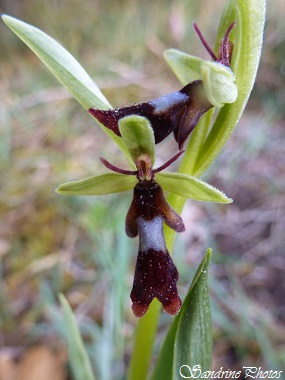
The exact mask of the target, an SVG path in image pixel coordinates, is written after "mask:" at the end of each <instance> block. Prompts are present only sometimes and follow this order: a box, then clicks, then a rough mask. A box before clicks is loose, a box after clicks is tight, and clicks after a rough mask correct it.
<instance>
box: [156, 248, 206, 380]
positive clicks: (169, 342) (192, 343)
mask: <svg viewBox="0 0 285 380" xmlns="http://www.w3.org/2000/svg"><path fill="white" fill-rule="evenodd" d="M211 255H212V250H211V249H208V250H207V253H206V255H205V257H204V259H203V260H202V262H201V264H200V266H199V268H198V270H197V272H196V274H195V277H194V279H193V281H192V284H191V286H190V288H189V291H188V294H187V296H186V298H185V300H184V302H183V304H182V308H181V310H180V312H179V314H178V315H177V316H176V317H175V319H174V321H173V322H172V324H171V326H170V328H169V330H168V333H167V335H166V337H165V340H164V342H163V344H162V346H161V349H160V352H159V354H158V358H157V361H156V364H155V367H154V370H153V373H152V377H151V380H160V379H164V380H176V379H178V378H180V377H181V378H182V376H180V371H181V373H182V374H183V375H184V376H185V377H186V376H188V377H189V376H190V375H191V374H190V373H189V371H188V368H186V367H182V366H183V365H187V366H189V367H190V368H192V369H193V367H194V366H195V365H196V366H197V365H199V366H200V370H201V373H202V372H205V371H209V370H210V365H211V356H212V319H211V310H210V303H209V295H208V284H207V282H208V281H207V280H208V270H209V265H210V260H211ZM181 367H182V368H181ZM183 370H184V372H183ZM200 375H201V374H200ZM188 377H187V378H188ZM190 377H191V376H190ZM190 377H189V378H190ZM192 377H193V378H197V379H198V378H199V379H200V378H201V377H200V376H199V374H198V375H197V372H196V377H195V376H192Z"/></svg>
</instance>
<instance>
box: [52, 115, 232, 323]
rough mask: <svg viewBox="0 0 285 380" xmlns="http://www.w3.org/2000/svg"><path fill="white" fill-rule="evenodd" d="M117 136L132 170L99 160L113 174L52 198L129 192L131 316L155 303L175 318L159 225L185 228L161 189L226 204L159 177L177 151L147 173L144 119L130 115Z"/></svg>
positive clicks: (150, 158) (204, 189)
mask: <svg viewBox="0 0 285 380" xmlns="http://www.w3.org/2000/svg"><path fill="white" fill-rule="evenodd" d="M119 130H120V134H121V136H122V139H123V140H124V142H125V144H126V146H127V148H128V151H129V153H130V156H131V157H132V160H133V163H134V164H135V166H136V170H124V169H120V168H118V167H116V166H114V165H112V164H111V163H110V162H108V161H107V160H106V159H104V158H101V162H102V163H103V164H104V165H105V166H106V167H107V168H108V169H110V170H112V171H113V173H105V174H102V175H98V176H94V177H90V178H87V179H84V180H81V181H75V182H69V183H65V184H62V185H60V186H59V187H58V188H57V192H58V193H60V194H65V195H102V194H109V193H114V192H120V191H124V190H130V189H132V188H133V200H132V202H131V205H130V208H129V211H128V213H127V217H126V233H127V235H128V236H130V237H135V236H137V235H138V236H139V252H138V257H137V263H136V269H135V276H134V283H133V289H132V291H131V299H132V302H133V306H132V308H133V312H134V314H135V316H137V317H141V316H143V315H144V314H145V312H146V311H147V309H148V307H149V305H150V303H151V301H152V300H153V298H155V297H156V298H157V299H158V300H159V301H160V302H161V303H162V305H163V308H164V310H165V311H166V312H167V313H168V314H170V315H175V314H176V313H178V311H179V309H180V307H181V300H180V298H179V295H178V292H177V287H176V282H177V280H178V271H177V269H176V267H175V265H174V263H173V261H172V259H171V257H170V255H169V253H168V250H167V247H166V243H165V239H164V234H163V223H164V222H165V223H166V224H167V225H168V226H169V227H170V228H172V229H174V230H175V231H177V232H182V231H184V229H185V227H184V223H183V221H182V219H181V217H180V216H179V215H178V214H177V213H176V212H175V211H174V210H173V209H172V208H171V207H170V205H169V204H168V203H167V201H166V200H165V198H164V195H163V191H162V189H163V190H165V191H169V192H172V193H175V194H178V195H180V196H182V197H188V198H192V199H196V200H203V201H210V202H220V203H229V202H231V199H229V198H227V197H226V196H225V194H223V193H222V192H221V191H219V190H218V189H216V188H214V187H212V186H211V185H209V184H207V183H206V182H203V181H201V180H199V179H197V178H195V177H191V176H189V175H186V174H182V173H171V172H161V171H162V170H164V169H166V168H167V167H168V166H169V165H170V164H172V163H173V162H174V161H175V160H176V159H177V158H178V157H179V156H180V155H181V154H182V153H183V151H180V152H179V153H177V154H176V155H175V156H174V157H172V158H171V159H170V160H169V161H167V162H166V163H165V164H164V165H162V166H160V167H159V168H157V169H153V163H154V162H155V154H154V144H155V140H154V132H153V129H152V128H151V126H150V124H149V121H148V120H147V119H146V118H143V117H140V116H136V115H133V116H128V117H125V118H123V119H121V120H120V121H119Z"/></svg>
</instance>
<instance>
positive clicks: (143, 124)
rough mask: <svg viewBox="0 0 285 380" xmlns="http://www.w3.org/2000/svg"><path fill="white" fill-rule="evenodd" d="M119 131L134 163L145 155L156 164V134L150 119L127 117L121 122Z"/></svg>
mask: <svg viewBox="0 0 285 380" xmlns="http://www.w3.org/2000/svg"><path fill="white" fill-rule="evenodd" d="M119 129H120V133H121V135H122V138H123V140H124V142H125V143H126V145H127V147H128V150H129V152H130V155H131V157H132V159H133V161H134V162H135V161H136V159H137V157H138V156H139V155H140V154H141V153H144V154H147V155H148V156H149V157H150V158H151V162H152V164H154V161H155V154H154V145H155V141H154V132H153V129H152V128H151V126H150V123H149V121H148V119H146V118H145V117H142V116H137V115H131V116H126V117H124V118H122V119H120V120H119Z"/></svg>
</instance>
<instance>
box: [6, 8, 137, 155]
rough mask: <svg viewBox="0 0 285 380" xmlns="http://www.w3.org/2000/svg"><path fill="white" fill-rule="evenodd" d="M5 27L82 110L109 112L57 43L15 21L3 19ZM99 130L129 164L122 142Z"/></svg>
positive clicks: (105, 102) (13, 19)
mask: <svg viewBox="0 0 285 380" xmlns="http://www.w3.org/2000/svg"><path fill="white" fill-rule="evenodd" d="M2 19H3V21H4V22H5V23H6V25H7V26H8V27H9V28H10V29H11V30H12V31H13V32H14V33H15V34H16V35H17V36H18V37H19V38H20V39H21V40H22V41H23V42H24V43H25V44H26V45H27V46H28V47H29V48H30V49H31V50H32V51H33V52H34V53H35V54H36V55H37V56H38V57H39V59H40V60H41V61H42V62H43V63H44V64H45V65H46V67H47V68H48V69H49V70H50V71H51V72H52V73H53V74H54V75H55V76H56V77H57V79H58V80H59V81H60V82H61V83H62V84H63V85H64V86H65V87H66V88H67V89H68V90H69V91H70V92H71V94H72V95H73V96H74V98H75V99H76V100H77V101H78V102H79V103H80V104H81V105H82V106H83V107H84V108H85V109H88V108H90V107H91V106H96V107H98V108H101V109H110V108H112V107H111V105H110V103H109V102H108V100H107V99H106V98H105V97H104V95H103V94H102V92H101V91H100V90H99V88H98V87H97V85H96V84H95V83H94V81H93V80H92V79H91V78H90V76H89V75H88V74H87V72H86V71H85V70H84V69H83V67H82V66H81V65H80V64H79V63H78V61H77V60H76V59H75V58H74V57H73V56H72V55H71V54H70V53H69V52H68V51H67V50H66V49H64V48H63V47H62V46H61V45H60V44H59V43H58V42H57V41H55V40H54V39H53V38H52V37H50V36H48V35H47V34H46V33H44V32H42V31H41V30H39V29H38V28H36V27H34V26H32V25H29V24H27V23H25V22H23V21H20V20H18V19H16V18H14V17H11V16H7V15H4V16H2ZM99 125H100V126H101V128H102V129H103V130H104V131H105V132H106V133H107V134H108V135H109V136H110V137H111V138H112V139H113V140H114V142H115V143H116V144H117V145H118V147H119V148H120V150H121V151H122V152H123V153H124V154H125V156H126V157H127V159H128V160H129V161H130V157H129V154H128V152H127V149H126V146H125V144H124V142H123V141H122V139H120V138H119V137H118V136H116V135H114V133H112V132H111V131H110V130H108V129H107V128H105V127H104V126H103V125H102V124H100V123H99Z"/></svg>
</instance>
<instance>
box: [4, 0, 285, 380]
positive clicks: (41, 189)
mask: <svg viewBox="0 0 285 380" xmlns="http://www.w3.org/2000/svg"><path fill="white" fill-rule="evenodd" d="M224 4H225V1H222V0H216V1H215V2H213V1H211V0H200V1H196V0H188V1H187V0H167V1H162V0H155V1H150V0H149V1H135V0H120V1H111V0H107V1H99V0H98V1H96V0H84V1H80V2H79V1H75V0H69V1H67V0H61V1H56V0H53V1H44V0H38V1H32V0H25V1H24V2H23V1H20V0H18V1H16V0H14V1H8V0H6V1H3V0H2V1H0V11H1V13H7V14H9V15H11V16H15V17H17V18H20V19H22V20H24V21H26V22H28V23H31V24H33V25H35V26H37V27H39V28H40V29H42V30H43V31H45V32H46V33H47V34H49V35H51V36H52V37H54V38H55V39H56V40H58V41H59V42H61V43H62V44H63V45H64V46H65V47H66V48H67V50H69V51H70V52H71V53H72V54H73V55H74V56H75V57H76V58H77V59H78V60H79V62H80V63H81V64H82V66H83V67H84V68H85V69H86V70H87V72H88V73H89V74H90V75H91V77H92V78H93V79H94V80H95V81H96V82H97V84H98V85H99V87H100V88H101V89H102V91H103V93H104V94H105V95H106V97H107V98H108V99H109V101H110V102H111V104H112V105H113V106H122V105H126V104H129V103H134V102H140V101H143V100H148V99H151V98H154V97H157V96H160V95H162V94H165V93H167V92H170V91H174V90H179V89H180V88H181V87H182V86H181V85H180V84H179V83H178V81H177V79H176V78H175V77H174V75H173V74H172V73H171V71H170V69H169V68H168V67H167V65H166V63H165V62H164V60H163V57H162V53H163V51H164V50H165V49H167V48H170V47H174V48H178V49H181V50H183V51H186V52H189V53H191V54H195V55H198V56H202V57H204V58H207V52H206V51H205V50H204V48H203V46H201V43H200V41H199V39H198V38H197V36H196V35H195V33H194V31H193V27H192V22H193V21H196V22H197V24H198V25H199V27H200V29H201V30H202V31H203V33H204V35H205V37H206V39H207V40H208V42H209V43H210V45H212V46H213V44H214V40H215V34H216V30H217V27H218V24H219V19H220V15H221V13H222V9H223V6H224ZM284 14H285V3H284V2H283V1H282V0H275V1H271V2H269V4H268V10H267V24H266V29H265V36H264V48H263V52H262V60H261V64H260V68H259V72H258V76H257V81H256V85H255V87H254V90H253V92H252V95H251V98H250V101H249V103H248V106H247V108H246V111H245V112H244V115H243V117H242V119H241V120H240V122H239V124H238V126H237V128H236V130H235V132H234V134H233V135H232V136H231V138H230V140H229V141H228V143H227V145H226V147H225V148H224V149H223V152H222V154H221V155H220V156H219V158H218V159H217V160H216V161H215V163H214V164H213V165H212V166H211V168H210V169H209V170H208V172H207V173H206V176H205V177H204V178H205V179H206V180H207V181H208V182H209V183H211V184H212V185H214V186H217V187H218V188H220V189H222V190H224V192H225V193H226V194H227V195H228V196H230V197H232V198H233V199H234V203H233V204H231V205H228V206H221V205H213V204H205V203H199V202H190V201H187V204H186V207H185V210H184V212H183V217H184V221H185V224H186V233H184V234H182V235H181V236H178V238H177V241H176V246H175V251H174V261H175V263H176V265H177V267H178V269H179V271H180V280H179V288H180V293H181V295H182V296H185V294H186V292H187V289H188V286H189V284H190V282H191V279H192V277H193V274H194V272H195V270H196V269H197V265H198V263H199V262H200V261H201V259H202V257H203V255H204V253H205V250H206V249H207V247H208V246H211V247H212V248H213V262H212V266H211V270H210V279H209V282H210V296H211V302H212V312H213V323H214V361H213V368H214V369H219V368H220V366H223V367H224V368H230V369H232V370H235V369H237V370H239V369H241V368H242V366H246V365H248V366H257V367H260V366H262V367H263V368H264V369H276V370H277V369H281V370H282V369H283V370H284V368H285V328H284V327H285V305H284V298H285V280H284V277H285V254H284V252H285V248H284V246H285V235H284V229H285V217H284V215H285V195H284V186H285V143H284V141H285V129H284V120H285V107H284V103H285V91H284V88H285V80H284V76H285V64H284V57H285V25H284ZM0 33H1V40H0V49H1V59H0V78H1V82H0V98H1V103H0V170H1V177H0V223H1V224H0V289H1V291H0V348H1V347H2V348H3V347H17V348H19V347H21V348H25V347H28V346H30V345H32V344H35V343H44V344H47V345H51V346H56V345H57V344H59V343H58V337H60V334H61V328H62V321H61V314H60V309H59V307H58V302H57V298H56V297H57V294H58V293H59V292H64V294H65V295H66V296H67V298H68V300H69V302H70V304H71V305H72V307H73V310H74V312H75V314H76V316H77V318H78V322H79V324H80V327H81V331H82V334H83V336H84V338H85V342H86V345H87V347H88V350H89V353H90V355H91V357H92V362H93V364H94V368H95V371H96V374H97V375H98V376H99V379H103V378H104V379H109V378H111V379H123V378H124V373H125V372H126V368H127V366H128V362H129V357H130V354H131V352H132V343H133V333H134V328H135V325H136V320H135V318H134V316H133V315H132V312H131V307H130V306H131V302H130V299H129V292H130V289H131V287H132V278H133V272H134V265H135V259H136V251H137V241H136V239H134V240H131V239H129V238H127V237H126V236H125V233H124V219H125V215H126V212H127V209H128V205H129V204H130V200H131V192H127V193H122V194H119V195H110V196H106V197H97V198H92V197H63V196H59V195H57V194H55V192H54V189H55V188H56V186H58V185H59V184H60V183H62V182H66V181H68V180H76V179H81V178H84V177H87V176H90V175H94V174H98V173H101V172H105V170H106V169H105V168H104V167H103V165H101V164H100V162H99V159H98V158H99V156H104V157H105V158H106V159H109V160H110V161H112V162H115V163H116V165H118V166H120V167H127V166H126V162H125V161H124V159H123V157H122V155H121V154H120V153H118V151H117V149H116V147H115V146H114V144H113V143H112V142H111V141H109V140H108V138H107V136H105V135H104V133H103V132H102V130H101V129H100V128H99V127H98V126H97V125H96V123H95V121H94V119H92V118H91V117H90V116H89V115H88V114H87V112H86V111H84V110H83V109H82V108H81V107H80V106H79V105H78V104H77V103H76V101H75V100H73V99H72V98H71V97H70V95H69V94H68V93H67V91H65V89H63V88H62V87H61V85H60V84H59V83H58V82H57V80H56V79H55V78H54V77H53V76H52V74H50V73H49V72H48V71H47V69H45V67H44V66H43V64H41V63H40V61H39V60H38V59H37V58H36V57H35V56H34V54H33V53H32V52H31V51H30V50H29V49H28V48H27V47H26V46H25V45H24V44H23V43H22V42H21V41H20V40H19V39H18V38H17V37H16V36H15V35H13V33H12V32H11V31H10V30H9V29H8V28H7V27H6V26H5V25H4V23H3V22H1V24H0ZM176 149H177V148H176V146H175V144H174V143H173V138H172V137H170V138H169V139H167V140H165V141H164V142H163V143H162V144H160V145H159V146H158V147H157V165H159V164H161V163H163V162H165V160H166V159H168V158H169V157H171V154H172V153H175V152H176ZM170 323H171V318H170V317H169V316H167V315H165V314H162V316H161V320H160V325H159V331H158V339H157V348H158V347H159V344H160V342H161V340H162V338H163V336H164V334H165V332H166V330H167V327H168V326H169V324H170ZM0 378H1V374H0Z"/></svg>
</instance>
